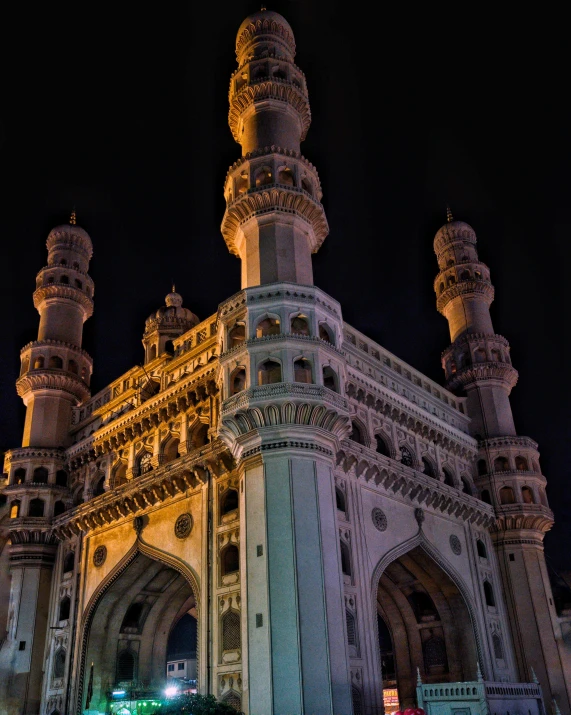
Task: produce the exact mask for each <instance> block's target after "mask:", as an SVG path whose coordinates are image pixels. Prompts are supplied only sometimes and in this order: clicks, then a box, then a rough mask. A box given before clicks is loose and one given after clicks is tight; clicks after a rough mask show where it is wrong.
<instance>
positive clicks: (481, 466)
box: [478, 459, 488, 477]
mask: <svg viewBox="0 0 571 715" xmlns="http://www.w3.org/2000/svg"><path fill="white" fill-rule="evenodd" d="M487 473H488V465H487V464H486V460H485V459H479V460H478V476H479V477H483V476H484V475H485V474H487Z"/></svg>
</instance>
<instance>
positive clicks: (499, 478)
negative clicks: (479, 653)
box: [434, 212, 565, 693]
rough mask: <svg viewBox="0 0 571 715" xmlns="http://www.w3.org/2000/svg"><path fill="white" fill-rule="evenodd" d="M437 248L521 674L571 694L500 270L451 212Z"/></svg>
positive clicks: (534, 454) (459, 383)
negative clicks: (521, 429)
mask: <svg viewBox="0 0 571 715" xmlns="http://www.w3.org/2000/svg"><path fill="white" fill-rule="evenodd" d="M434 250H435V252H436V255H437V258H438V265H439V268H440V273H439V274H438V276H437V277H436V280H435V282H434V289H435V292H436V296H437V307H438V310H439V312H440V313H442V315H444V317H445V318H446V319H447V320H448V323H449V326H450V337H451V339H452V344H451V345H450V347H449V348H448V349H447V350H445V351H444V353H443V355H442V366H443V368H444V371H445V373H446V379H447V387H448V388H449V389H451V390H453V391H459V392H462V391H464V392H465V394H466V395H467V411H468V414H469V415H470V417H471V420H472V423H471V424H472V434H473V436H474V437H475V438H476V439H477V440H478V442H479V459H478V462H477V473H476V474H475V476H474V479H475V483H476V485H477V487H478V489H479V490H480V497H481V498H482V499H483V500H484V501H487V502H488V503H491V504H493V505H494V507H495V510H496V524H495V528H494V530H493V533H492V538H493V540H494V543H495V546H496V550H497V552H498V557H499V561H500V566H501V569H502V576H503V579H504V586H505V593H506V598H507V603H508V611H509V614H510V620H511V623H512V630H513V633H514V641H515V652H516V655H517V659H518V666H519V669H520V676H521V678H522V679H523V680H525V679H527V680H530V679H532V678H533V673H534V671H535V672H536V673H537V675H538V676H539V678H540V680H541V682H542V686H543V687H544V692H546V693H547V692H549V690H551V691H553V692H564V690H565V688H564V684H562V683H558V682H551V680H552V678H556V677H557V676H555V675H553V674H551V675H550V674H549V673H548V672H547V670H546V668H545V665H544V663H545V662H547V661H548V660H549V658H554V660H557V658H558V655H557V652H556V650H554V649H555V643H554V640H553V637H552V634H551V638H550V637H549V633H548V628H547V627H546V626H547V624H548V623H549V622H550V619H551V613H550V610H549V599H550V596H551V589H550V585H549V578H548V574H547V568H546V565H545V559H544V555H543V538H544V536H545V533H546V532H547V531H548V530H549V529H550V528H551V526H552V524H553V513H552V511H551V510H550V509H549V506H548V503H547V498H546V495H545V484H546V479H545V477H544V476H543V475H542V473H541V470H540V467H539V453H538V451H537V444H536V443H535V442H534V441H533V440H531V439H530V438H529V437H519V436H517V434H516V429H515V425H514V420H513V415H512V410H511V405H510V401H509V395H510V392H511V390H512V388H513V387H514V386H515V384H516V382H517V377H518V374H517V371H516V370H515V369H514V368H513V367H512V364H511V358H510V347H509V343H508V341H507V340H506V339H505V338H504V337H502V336H501V335H497V334H496V333H495V332H494V328H493V325H492V320H491V317H490V305H491V303H492V301H493V299H494V287H493V285H492V283H491V281H490V271H489V269H488V267H487V266H486V265H485V264H484V263H482V262H481V261H480V260H479V258H478V252H477V250H476V234H475V232H474V230H473V229H472V228H471V226H469V225H468V224H467V223H464V222H462V221H454V220H453V218H452V215H451V214H450V212H449V213H448V221H447V223H446V224H445V225H444V226H442V228H441V229H440V230H439V231H438V232H437V234H436V237H435V239H434ZM542 619H543V620H542ZM542 622H543V625H544V626H545V627H544V628H543V629H542V627H541V625H540V624H541V623H542ZM539 643H541V645H542V648H543V649H544V651H545V652H544V653H543V657H542V656H541V655H540V654H539V649H538V644H539ZM550 650H551V651H553V652H550V653H547V651H550ZM544 658H545V660H544Z"/></svg>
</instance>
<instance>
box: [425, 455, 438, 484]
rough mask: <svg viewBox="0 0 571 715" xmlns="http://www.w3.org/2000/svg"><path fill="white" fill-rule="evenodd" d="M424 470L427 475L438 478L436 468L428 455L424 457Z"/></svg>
mask: <svg viewBox="0 0 571 715" xmlns="http://www.w3.org/2000/svg"><path fill="white" fill-rule="evenodd" d="M422 472H423V474H426V476H427V477H432V478H433V479H436V469H435V467H434V465H433V464H432V462H431V461H430V459H428V457H423V458H422Z"/></svg>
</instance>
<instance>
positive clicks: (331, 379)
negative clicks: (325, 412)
mask: <svg viewBox="0 0 571 715" xmlns="http://www.w3.org/2000/svg"><path fill="white" fill-rule="evenodd" d="M323 387H326V388H327V389H328V390H333V392H339V378H338V377H337V373H336V372H335V370H334V369H333V368H332V367H330V366H329V365H326V366H325V367H324V368H323Z"/></svg>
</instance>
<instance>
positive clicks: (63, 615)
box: [59, 596, 71, 621]
mask: <svg viewBox="0 0 571 715" xmlns="http://www.w3.org/2000/svg"><path fill="white" fill-rule="evenodd" d="M70 605H71V601H70V599H69V596H64V597H63V598H62V599H61V601H60V602H59V620H60V621H67V619H68V618H69V609H70Z"/></svg>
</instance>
